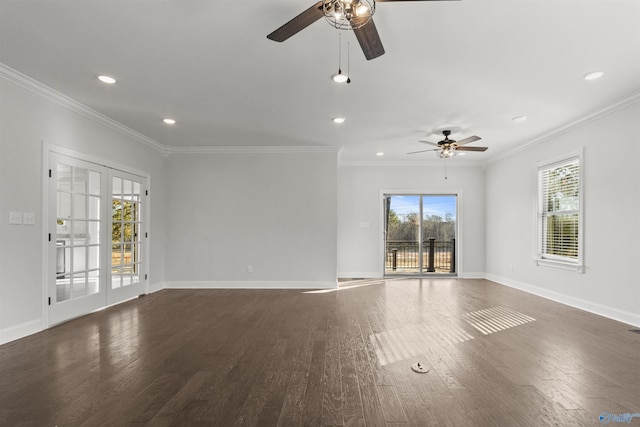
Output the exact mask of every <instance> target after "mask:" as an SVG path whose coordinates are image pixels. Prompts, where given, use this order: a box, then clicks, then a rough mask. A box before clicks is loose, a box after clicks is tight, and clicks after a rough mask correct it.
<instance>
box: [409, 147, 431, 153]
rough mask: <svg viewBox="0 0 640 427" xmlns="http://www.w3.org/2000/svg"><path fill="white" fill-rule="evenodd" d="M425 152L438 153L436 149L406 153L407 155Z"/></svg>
mask: <svg viewBox="0 0 640 427" xmlns="http://www.w3.org/2000/svg"><path fill="white" fill-rule="evenodd" d="M427 151H438V149H437V148H433V149H431V150H420V151H412V152H410V153H407V154H417V153H426V152H427Z"/></svg>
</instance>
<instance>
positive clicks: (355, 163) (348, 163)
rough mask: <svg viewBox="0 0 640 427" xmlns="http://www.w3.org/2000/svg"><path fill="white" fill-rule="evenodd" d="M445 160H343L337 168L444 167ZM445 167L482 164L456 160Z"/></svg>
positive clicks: (480, 166) (479, 165)
mask: <svg viewBox="0 0 640 427" xmlns="http://www.w3.org/2000/svg"><path fill="white" fill-rule="evenodd" d="M445 161H447V160H442V159H440V160H427V161H408V160H407V161H402V160H398V161H393V160H390V161H384V160H380V161H378V162H376V161H366V160H365V161H359V160H345V161H340V162H339V164H338V167H341V168H342V167H345V168H348V167H411V166H415V167H425V166H428V167H442V166H443V165H444V162H445ZM447 167H448V168H449V167H450V168H462V167H478V168H483V167H484V166H483V164H482V163H476V162H468V161H467V162H465V161H462V162H460V161H457V160H453V161H448V163H447Z"/></svg>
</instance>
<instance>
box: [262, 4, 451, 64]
mask: <svg viewBox="0 0 640 427" xmlns="http://www.w3.org/2000/svg"><path fill="white" fill-rule="evenodd" d="M377 1H378V2H393V1H409V0H377ZM414 1H441V0H414ZM453 1H457V0H453ZM375 10H376V0H320V1H319V2H317V3H316V4H314V5H313V6H311V7H310V8H309V9H307V10H305V11H304V12H302V13H301V14H300V15H298V16H296V17H295V18H293V19H292V20H291V21H289V22H287V23H286V24H284V25H283V26H281V27H280V28H278V29H277V30H275V31H274V32H272V33H271V34H269V35H268V36H267V38H268V39H270V40H274V41H277V42H283V41H285V40H287V39H288V38H289V37H291V36H293V35H294V34H296V33H297V32H299V31H301V30H303V29H305V28H306V27H308V26H309V25H311V24H313V23H314V22H316V21H317V20H318V19H320V18H322V17H325V18H326V19H327V21H329V23H330V24H331V25H333V26H334V27H336V28H338V29H341V30H346V29H352V30H353V32H354V33H355V35H356V38H357V39H358V43H360V47H361V48H362V51H363V52H364V56H365V57H366V58H367V59H368V60H370V59H374V58H377V57H378V56H381V55H383V54H384V47H382V41H381V40H380V36H379V35H378V30H377V29H376V25H375V24H374V23H373V18H372V16H373V14H374V13H375Z"/></svg>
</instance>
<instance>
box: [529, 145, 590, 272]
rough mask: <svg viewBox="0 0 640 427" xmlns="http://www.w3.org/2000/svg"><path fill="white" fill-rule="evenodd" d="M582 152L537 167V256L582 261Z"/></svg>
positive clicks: (565, 260) (540, 258)
mask: <svg viewBox="0 0 640 427" xmlns="http://www.w3.org/2000/svg"><path fill="white" fill-rule="evenodd" d="M581 188H582V186H581V171H580V155H574V156H570V157H567V158H564V159H562V160H560V161H556V162H553V163H548V164H544V165H542V166H539V167H538V259H539V260H551V261H557V262H560V263H567V264H573V265H581V264H582V227H581V205H582V201H581V199H582V190H581Z"/></svg>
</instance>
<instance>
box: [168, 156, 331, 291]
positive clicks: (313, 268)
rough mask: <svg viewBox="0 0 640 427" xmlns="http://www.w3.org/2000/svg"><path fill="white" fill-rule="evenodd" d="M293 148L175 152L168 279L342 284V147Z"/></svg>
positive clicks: (172, 282)
mask: <svg viewBox="0 0 640 427" xmlns="http://www.w3.org/2000/svg"><path fill="white" fill-rule="evenodd" d="M287 151H288V152H287ZM287 151H284V152H276V151H273V152H263V153H250V152H246V153H243V152H226V153H215V154H172V155H171V156H170V157H169V159H168V171H167V173H168V175H167V209H166V215H167V248H166V263H167V264H166V275H167V281H168V286H170V287H245V288H246V287H295V288H300V287H303V288H304V287H316V288H317V287H335V286H336V227H337V225H336V224H337V217H336V212H337V209H336V173H337V172H336V171H337V151H336V150H335V149H328V150H326V151H320V152H305V151H304V149H295V148H293V149H291V150H287ZM249 265H251V266H253V272H248V268H247V267H248V266H249Z"/></svg>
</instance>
